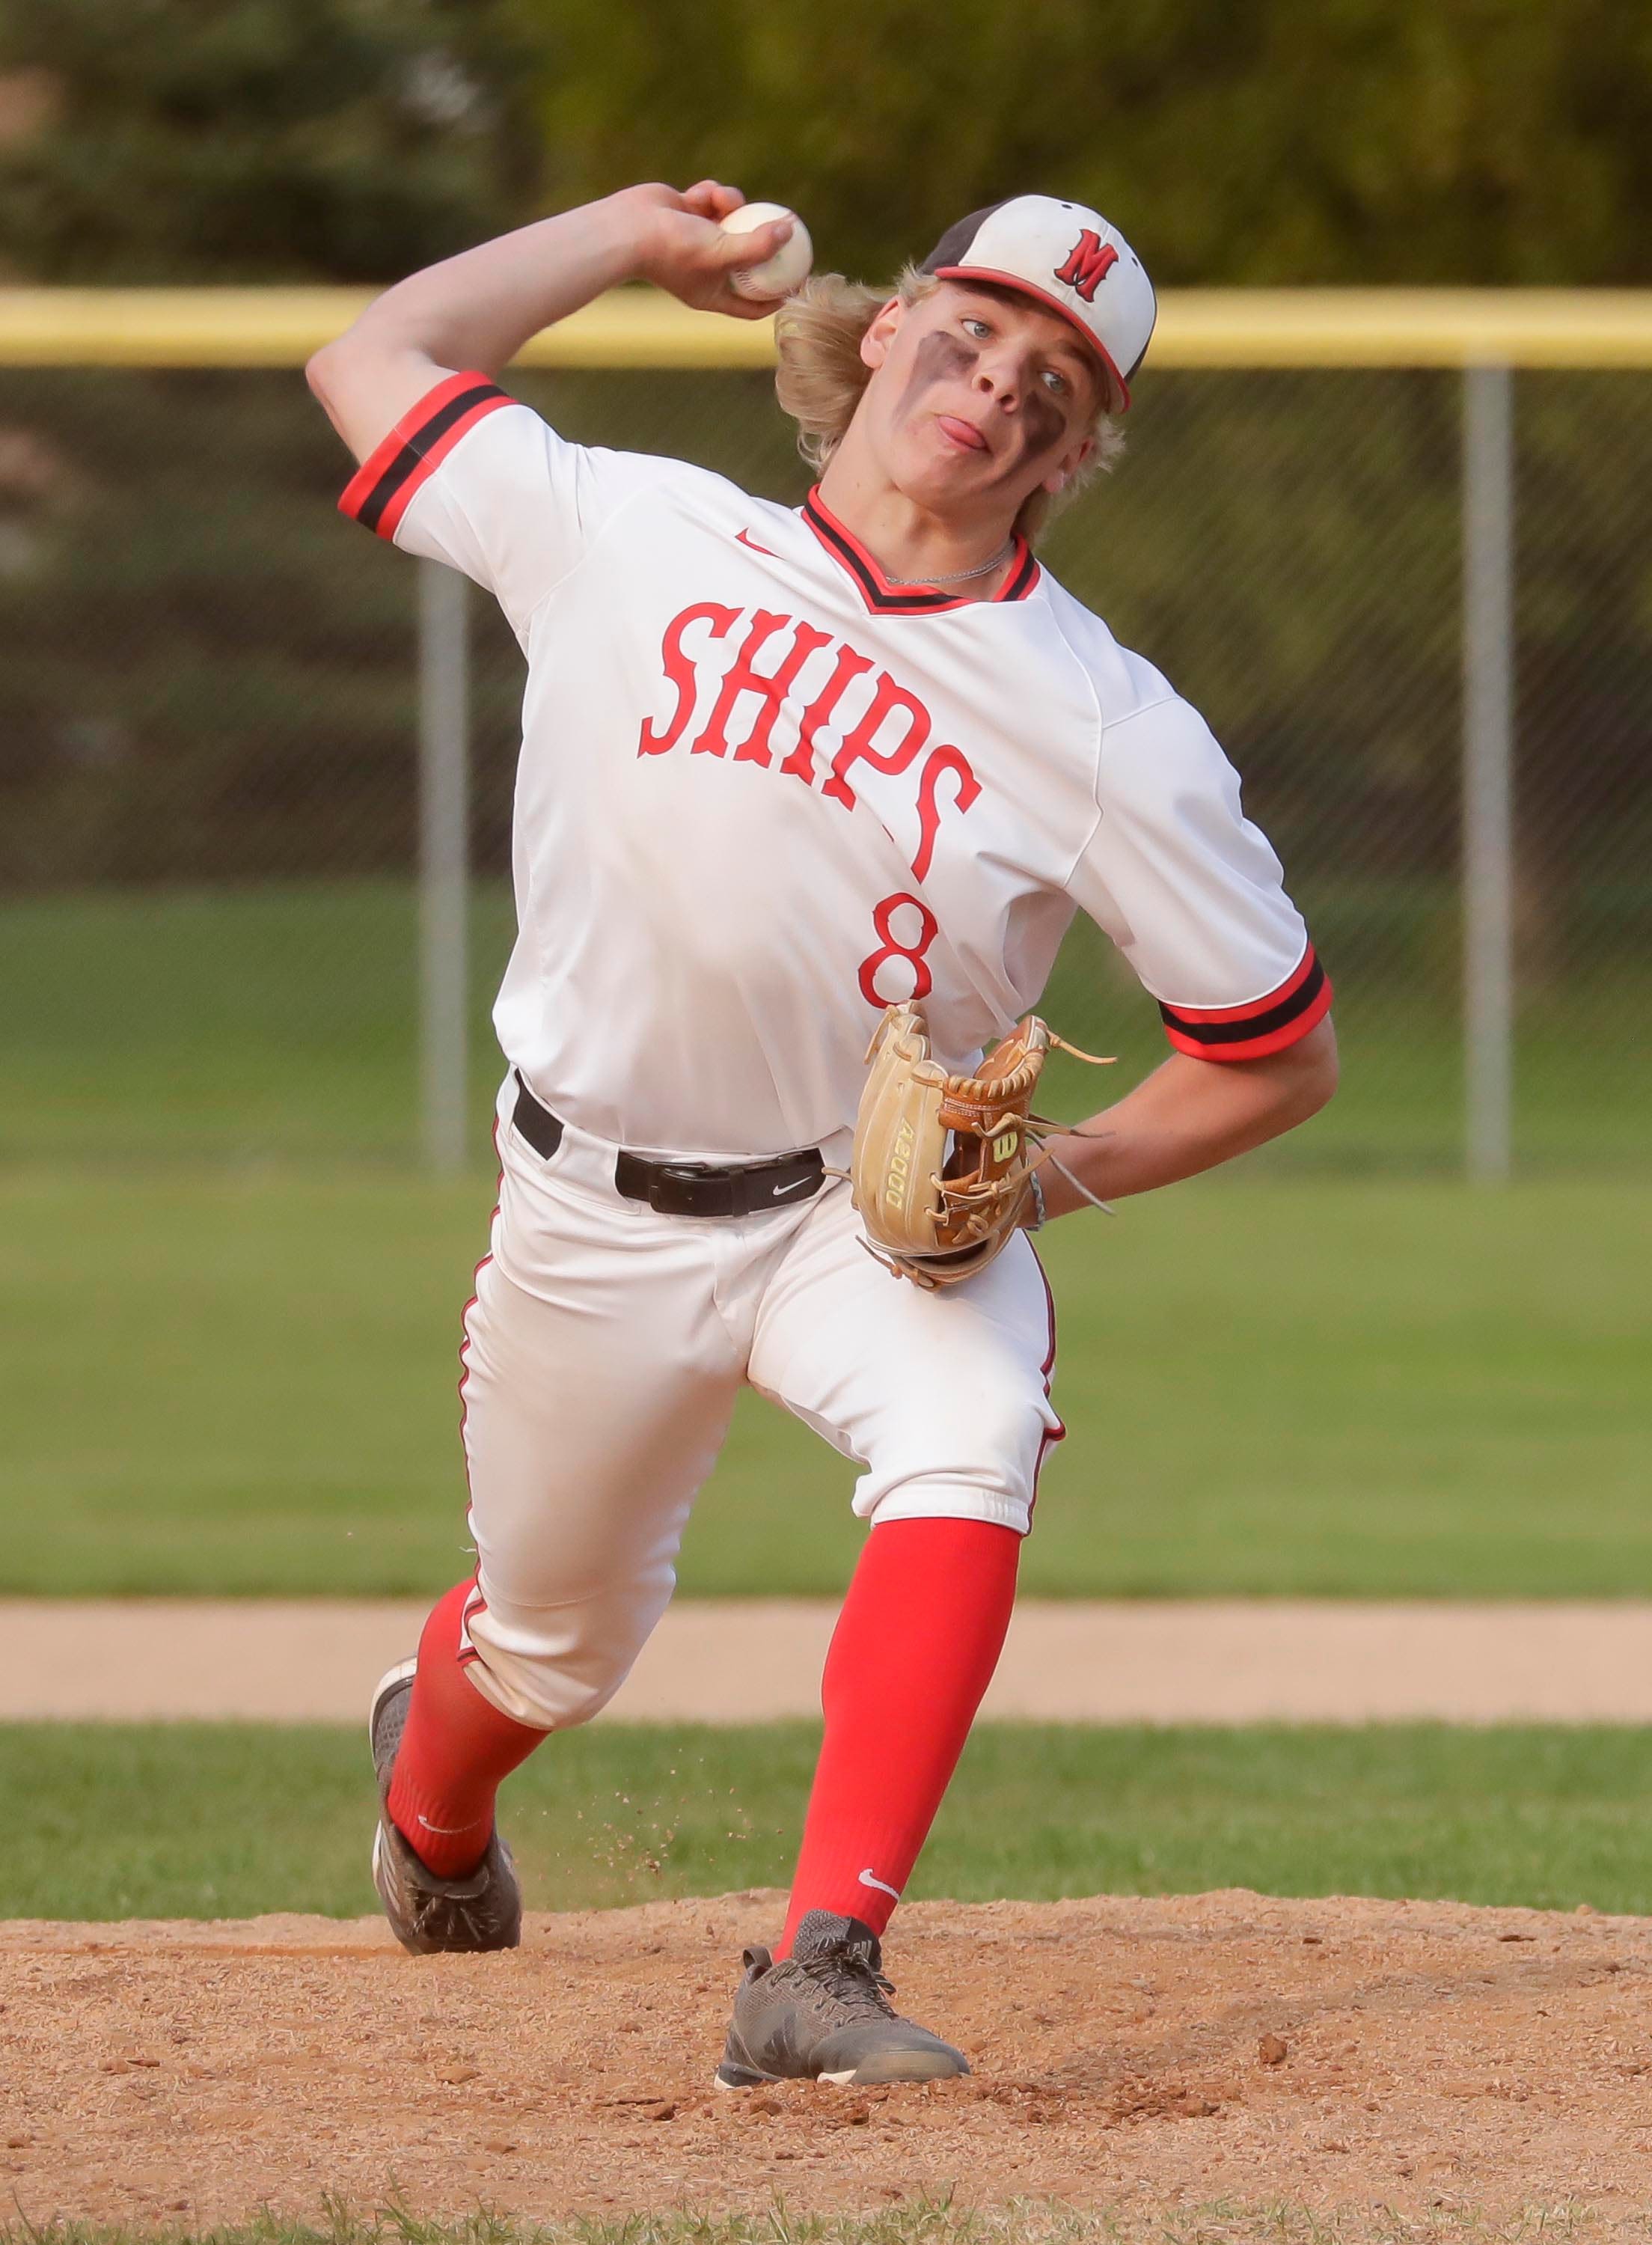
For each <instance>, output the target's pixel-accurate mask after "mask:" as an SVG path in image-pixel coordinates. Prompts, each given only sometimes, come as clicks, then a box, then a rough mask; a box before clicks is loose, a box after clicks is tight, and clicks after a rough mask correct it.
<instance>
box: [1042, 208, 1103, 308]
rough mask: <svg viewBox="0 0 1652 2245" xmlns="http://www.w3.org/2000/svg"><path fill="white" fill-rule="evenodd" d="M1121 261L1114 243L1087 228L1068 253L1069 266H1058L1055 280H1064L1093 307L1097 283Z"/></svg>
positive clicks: (1067, 261)
mask: <svg viewBox="0 0 1652 2245" xmlns="http://www.w3.org/2000/svg"><path fill="white" fill-rule="evenodd" d="M1118 261H1119V253H1118V251H1117V250H1116V249H1115V248H1114V247H1113V245H1112V243H1111V242H1110V241H1109V242H1104V241H1102V239H1101V237H1100V234H1097V233H1096V231H1095V229H1094V228H1093V227H1088V226H1087V227H1085V229H1084V231H1083V233H1082V234H1080V236H1079V238H1078V240H1077V241H1075V242H1074V243H1073V247H1072V248H1071V249H1069V250H1068V252H1067V260H1066V264H1065V265H1058V266H1057V267H1056V268H1055V277H1056V279H1057V280H1058V281H1066V284H1067V286H1068V288H1071V289H1072V290H1073V293H1074V294H1075V295H1080V296H1082V297H1083V299H1084V301H1085V302H1086V303H1087V304H1093V303H1094V302H1095V288H1096V283H1097V281H1100V278H1101V276H1102V275H1103V274H1104V273H1106V272H1107V271H1108V270H1109V268H1111V267H1113V266H1114V265H1116V264H1117V263H1118Z"/></svg>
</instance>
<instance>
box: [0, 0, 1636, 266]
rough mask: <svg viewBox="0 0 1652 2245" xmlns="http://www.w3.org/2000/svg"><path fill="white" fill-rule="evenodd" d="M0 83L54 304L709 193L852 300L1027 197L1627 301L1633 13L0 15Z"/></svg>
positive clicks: (511, 6)
mask: <svg viewBox="0 0 1652 2245" xmlns="http://www.w3.org/2000/svg"><path fill="white" fill-rule="evenodd" d="M0 71H9V72H10V73H12V74H13V76H14V78H15V77H16V75H17V74H18V73H24V72H27V73H31V74H34V77H33V80H32V83H33V85H34V88H35V91H36V92H37V93H38V94H39V95H40V96H42V100H41V101H40V102H39V103H37V104H33V105H30V114H35V115H37V118H38V122H37V125H36V127H35V129H33V130H31V131H28V132H22V133H17V132H14V133H13V134H12V135H11V136H10V146H8V147H7V148H6V149H5V150H4V153H3V160H0V254H3V255H4V256H5V257H6V258H7V259H8V260H9V261H10V263H11V264H12V267H13V268H14V270H15V271H17V272H18V273H20V274H27V275H34V276H37V277H39V278H44V279H54V280H62V279H68V278H77V279H81V278H99V279H110V280H115V279H119V280H126V281H158V280H173V279H181V278H192V279H198V280H227V279H246V280H252V279H260V278H271V279H278V278H279V279H289V280H290V279H301V278H309V279H324V278H325V279H335V280H348V281H357V280H389V279H392V278H394V277H395V276H396V275H398V274H399V273H402V272H403V271H405V270H407V269H408V268H410V266H412V265H415V264H417V263H419V262H423V261H429V260H430V258H432V257H436V256H439V255H442V254H445V253H446V252H447V251H449V250H450V249H452V248H456V247H457V246H459V245H460V244H461V243H462V242H464V241H467V240H471V239H475V238H477V237H478V236H480V235H482V234H486V233H488V232H490V231H493V230H497V229H498V227H501V226H504V225H505V224H508V223H510V222H511V221H512V220H520V219H523V218H525V217H528V216H530V215H532V214H535V213H537V212H538V211H541V210H544V209H548V208H559V207H564V206H565V205H567V204H571V203H577V202H580V201H583V200H586V199H587V198H589V197H590V196H592V195H596V194H601V193H606V192H607V191H609V190H610V189H612V188H613V187H619V186H621V185H624V184H625V183H626V182H627V181H630V180H637V179H655V178H663V179H674V180H678V181H680V182H684V183H686V182H687V180H690V179H693V178H695V177H699V176H701V175H702V174H704V173H713V174H715V175H717V176H721V177H723V178H728V179H732V180H736V181H738V182H739V183H740V184H741V185H742V186H743V187H745V188H746V189H747V191H748V193H752V194H754V195H757V194H762V195H772V196H776V197H779V198H781V199H782V200H788V201H791V202H795V203H796V206H797V207H799V208H800V209H802V211H803V212H804V213H805V214H807V216H808V218H809V222H810V224H811V227H813V229H814V231H815V234H816V241H817V243H818V244H819V246H820V248H821V252H822V254H823V260H824V261H826V262H828V263H829V264H831V265H833V266H836V267H840V268H843V269H845V270H852V271H857V272H861V273H865V274H868V275H870V274H873V273H882V272H884V271H887V270H889V269H890V268H891V267H892V265H893V264H895V263H896V262H897V261H898V260H899V259H900V258H901V257H903V256H904V255H906V254H910V253H911V251H912V250H913V249H914V248H921V247H927V245H928V243H929V242H930V241H932V240H933V239H934V237H935V236H936V235H937V234H938V233H939V232H940V231H941V229H942V228H943V227H944V226H945V225H947V224H948V223H949V222H950V221H951V220H952V219H953V218H955V217H957V216H958V214H960V213H962V212H964V211H966V210H970V209H972V208H974V207H976V206H977V205H978V204H981V203H984V202H988V201H991V200H993V199H994V198H996V197H998V196H1000V195H1004V194H1006V193H1013V192H1016V191H1018V190H1020V189H1024V188H1026V187H1046V188H1051V189H1056V190H1059V191H1060V193H1066V194H1072V195H1075V196H1078V197H1080V198H1083V199H1085V200H1090V201H1092V202H1093V203H1095V204H1097V205H1098V206H1099V207H1101V208H1102V209H1104V210H1106V211H1107V212H1108V213H1109V214H1115V213H1116V214H1117V215H1118V216H1119V217H1120V219H1121V222H1123V223H1125V224H1126V226H1127V229H1128V230H1129V232H1130V233H1131V235H1132V238H1133V239H1139V241H1140V242H1141V247H1142V248H1143V250H1144V251H1145V252H1146V254H1148V260H1149V263H1150V267H1151V269H1152V270H1153V271H1154V273H1155V274H1157V275H1160V276H1161V278H1162V279H1163V280H1164V281H1167V282H1203V283H1211V282H1216V281H1228V282H1240V283H1244V282H1261V281H1268V282H1275V283H1308V282H1326V281H1459V282H1484V283H1499V282H1502V283H1523V284H1529V283H1534V282H1549V283H1562V282H1585V283H1603V282H1612V283H1617V284H1621V285H1629V284H1634V283H1638V282H1643V281H1652V228H1649V226H1648V224H1647V219H1648V214H1649V208H1652V11H1649V10H1647V9H1645V8H1643V7H1635V6H1631V5H1625V4H1624V0H1145V4H1138V5H1136V6H1133V7H1130V8H1124V7H1119V6H1114V5H1111V4H1107V0H1039V4H1038V5H1037V6H1032V7H1025V8H1019V9H1012V8H1005V6H1004V5H1003V4H1002V0H951V4H950V5H949V6H948V8H947V9H946V10H944V14H938V12H937V11H936V10H935V9H934V8H933V7H932V6H931V5H930V4H928V0H839V3H838V4H837V5H836V6H834V7H832V8H829V9H823V8H820V7H818V6H816V5H815V4H813V0H726V4H724V5H723V6H721V7H719V8H714V9H710V8H708V9H701V8H696V9H689V8H687V7H685V6H684V5H683V4H682V0H625V4H624V5H623V6H615V5H614V4H613V0H4V4H3V8H0ZM0 134H3V124H0Z"/></svg>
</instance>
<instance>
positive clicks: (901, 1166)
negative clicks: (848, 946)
mask: <svg viewBox="0 0 1652 2245" xmlns="http://www.w3.org/2000/svg"><path fill="white" fill-rule="evenodd" d="M1058 1046H1059V1047H1060V1049H1061V1050H1062V1051H1063V1052H1069V1053H1072V1054H1073V1057H1074V1058H1075V1059H1078V1060H1084V1061H1092V1064H1093V1065H1094V1066H1098V1067H1100V1066H1102V1065H1105V1063H1103V1062H1101V1061H1094V1059H1093V1055H1091V1054H1089V1053H1081V1052H1080V1051H1079V1050H1078V1048H1077V1047H1076V1046H1073V1045H1069V1044H1067V1043H1066V1042H1065V1041H1063V1040H1062V1039H1061V1038H1060V1037H1058V1036H1056V1035H1054V1034H1053V1032H1052V1031H1051V1030H1050V1029H1049V1028H1047V1027H1046V1024H1045V1023H1044V1022H1043V1021H1039V1018H1038V1016H1037V1015H1036V1014H1029V1015H1028V1017H1027V1019H1026V1021H1023V1022H1022V1023H1021V1025H1020V1027H1019V1029H1017V1031H1016V1033H1015V1034H1014V1035H1013V1036H1012V1037H1006V1038H1005V1040H1004V1041H1003V1043H1002V1044H1000V1045H999V1047H998V1048H997V1050H996V1051H994V1052H992V1053H989V1054H988V1055H987V1056H986V1058H985V1060H984V1061H982V1062H981V1064H980V1067H979V1068H978V1070H977V1072H976V1074H975V1075H951V1073H949V1071H948V1070H947V1069H945V1068H943V1067H942V1066H941V1064H940V1062H939V1061H937V1060H935V1059H933V1058H932V1057H931V1053H930V1041H929V1031H928V1028H927V1026H926V1025H925V1022H924V1014H923V1010H922V1008H921V1007H917V1006H915V1005H905V1006H891V1007H889V1009H888V1011H887V1012H886V1013H885V1014H884V1018H883V1021H881V1022H880V1023H879V1025H878V1028H877V1034H876V1035H875V1036H874V1037H873V1039H872V1041H871V1044H870V1047H869V1048H868V1050H867V1055H866V1058H867V1061H868V1065H869V1068H870V1073H869V1074H868V1075H867V1078H866V1088H865V1089H864V1090H863V1092H862V1094H861V1102H860V1111H859V1113H858V1114H857V1115H856V1119H855V1150H854V1153H853V1155H852V1156H851V1157H850V1186H851V1194H852V1197H853V1200H854V1204H855V1207H856V1211H857V1212H858V1214H859V1217H860V1219H861V1223H862V1224H863V1227H864V1230H865V1234H866V1244H867V1245H868V1246H869V1247H870V1249H871V1251H872V1252H873V1254H874V1255H876V1256H877V1258H878V1260H879V1262H881V1263H884V1264H886V1265H888V1267H889V1268H890V1271H892V1272H895V1273H896V1275H897V1277H900V1278H911V1280H912V1281H913V1282H914V1283H915V1284H916V1285H919V1286H923V1287H925V1288H932V1287H937V1286H952V1285H957V1284H958V1281H959V1280H960V1279H962V1278H971V1277H972V1276H973V1274H974V1273H975V1272H977V1271H980V1270H983V1269H985V1266H986V1265H987V1264H989V1263H990V1262H991V1261H992V1258H993V1257H994V1256H995V1255H997V1254H999V1253H1000V1252H1001V1251H1002V1250H1003V1248H1004V1247H1005V1245H1006V1243H1007V1242H1008V1240H1009V1238H1010V1237H1011V1234H1012V1232H1014V1231H1017V1230H1019V1227H1020V1226H1021V1225H1022V1224H1024V1223H1025V1222H1026V1217H1027V1215H1028V1213H1029V1211H1030V1209H1031V1205H1032V1172H1033V1170H1034V1169H1036V1168H1037V1166H1038V1165H1039V1162H1040V1161H1041V1160H1042V1159H1043V1158H1044V1156H1042V1155H1041V1154H1040V1153H1039V1143H1040V1141H1041V1139H1042V1137H1043V1136H1044V1134H1045V1133H1046V1131H1053V1130H1060V1129H1064V1128H1065V1127H1066V1126H1065V1125H1063V1124H1061V1123H1048V1122H1046V1121H1045V1120H1044V1118H1043V1117H1042V1116H1036V1115H1034V1114H1033V1113H1032V1095H1033V1092H1034V1091H1035V1089H1037V1086H1038V1081H1039V1076H1040V1075H1041V1074H1042V1073H1043V1069H1044V1063H1045V1061H1046V1058H1047V1057H1048V1055H1049V1053H1050V1051H1051V1048H1053V1047H1058Z"/></svg>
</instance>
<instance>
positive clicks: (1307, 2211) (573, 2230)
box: [0, 2191, 1625, 2245]
mask: <svg viewBox="0 0 1652 2245" xmlns="http://www.w3.org/2000/svg"><path fill="white" fill-rule="evenodd" d="M1624 2235H1625V2232H1624V2230H1623V2228H1622V2226H1621V2225H1620V2224H1619V2223H1617V2222H1615V2221H1613V2220H1612V2218H1611V2217H1610V2215H1609V2214H1608V2215H1603V2214H1599V2213H1597V2212H1595V2211H1594V2210H1592V2209H1590V2208H1586V2207H1583V2206H1581V2205H1561V2206H1534V2207H1532V2208H1528V2209H1525V2210H1522V2211H1520V2212H1518V2213H1515V2214H1507V2213H1504V2214H1499V2215H1496V2216H1489V2215H1487V2214H1486V2212H1485V2211H1484V2210H1483V2209H1482V2208H1479V2207H1476V2206H1473V2205H1469V2204H1466V2203H1465V2202H1464V2201H1461V2200H1459V2199H1453V2200H1449V2201H1448V2200H1445V2199H1443V2198H1442V2199H1436V2200H1435V2201H1434V2202H1433V2205H1432V2208H1430V2209H1429V2210H1428V2211H1427V2212H1426V2213H1421V2214H1405V2213H1402V2212H1401V2211H1400V2210H1399V2209H1398V2208H1393V2207H1386V2206H1378V2207H1364V2206H1360V2207H1332V2208H1326V2207H1325V2206H1324V2205H1318V2206H1314V2207H1308V2206H1305V2205H1303V2204H1301V2203H1300V2202H1292V2201H1288V2200H1283V2199H1273V2200H1270V2201H1269V2202H1268V2203H1267V2204H1266V2205H1261V2206H1254V2205H1253V2206H1242V2205H1239V2204H1236V2202H1234V2201H1231V2200H1222V2201H1213V2202H1212V2203H1211V2204H1209V2205H1208V2206H1185V2205H1182V2206H1176V2207H1171V2208H1156V2209H1155V2208H1150V2207H1144V2206H1142V2205H1141V2202H1140V2201H1136V2202H1134V2203H1133V2204H1132V2205H1130V2206H1129V2207H1127V2208H1126V2207H1112V2206H1102V2207H1096V2206H1088V2207H1076V2206H1063V2205H1060V2204H1059V2203H1057V2202H1056V2201H1052V2200H1049V2199H1024V2200H1020V2201H1011V2202H1009V2203H1008V2204H1006V2205H1002V2206H993V2207H978V2206H972V2205H971V2204H969V2203H967V2202H966V2201H961V2200H959V2199H958V2198H957V2197H956V2196H955V2194H953V2193H951V2192H950V2191H949V2192H948V2193H947V2194H945V2196H944V2197H938V2198H933V2199H926V2198H923V2197H915V2198H911V2199H901V2200H899V2201H897V2203H896V2204H894V2205H890V2206H884V2207H881V2208H878V2209H877V2211H876V2212H874V2213H870V2214H850V2213H844V2212H834V2213H826V2214H822V2213H807V2212H804V2211H802V2209H800V2208H797V2207H796V2206H793V2205H791V2204H789V2203H788V2202H787V2201H786V2199H785V2198H784V2196H783V2195H777V2196H776V2198H775V2202H774V2204H773V2205H772V2206H771V2207H770V2208H768V2209H767V2210H766V2211H765V2212H764V2213H762V2214H717V2213H712V2212H710V2211H708V2210H706V2209H703V2208H687V2207H679V2208H670V2209H667V2210H660V2211H655V2212H647V2213H634V2214H633V2213H626V2214H615V2215H610V2216H608V2217H606V2219H605V2218H603V2217H601V2216H597V2215H572V2216H570V2217H568V2218H566V2219H565V2220H553V2221H530V2220H526V2219H522V2218H513V2217H512V2216H511V2215H509V2214H498V2213H495V2212H493V2211H491V2210H490V2209H487V2208H484V2209H482V2210H481V2211H479V2212H477V2213H476V2214H471V2215H468V2216H466V2217H465V2218H464V2219H462V2220H458V2221H438V2220H433V2219H430V2218H428V2217H425V2216H423V2215H420V2214H416V2212H414V2211H413V2209H412V2208H410V2207H407V2206H404V2205H395V2204H392V2205H389V2206H383V2207H373V2208H369V2207H352V2206H347V2205H345V2204H344V2203H343V2202H342V2201H331V2202H329V2203H328V2205H327V2206H326V2207H324V2208H322V2211H321V2213H320V2214H318V2215H317V2216H315V2217H314V2218H312V2219H309V2220H306V2219H304V2218H303V2217H302V2216H301V2215H297V2214H276V2213H266V2214H261V2216H260V2217H259V2218H258V2219H257V2220H256V2221H244V2222H241V2221H238V2222H234V2223H220V2224H215V2225H213V2227H212V2228H207V2229H203V2228H198V2227H196V2226H195V2225H194V2224H193V2223H190V2222H184V2223H180V2224H179V2226H178V2227H176V2228H173V2226H171V2225H170V2224H165V2225H158V2224H156V2223H155V2222H153V2221H145V2222H142V2223H126V2222H91V2221H56V2220H50V2221H30V2220H26V2219H25V2220H23V2221H7V2220H5V2219H3V2218H0V2241H3V2245H154V2241H155V2240H156V2239H158V2238H160V2239H166V2240H175V2241H177V2245H196V2241H199V2245H1459V2242H1460V2245H1594V2241H1595V2240H1597V2239H1599V2240H1601V2241H1609V2245H1622V2239H1623V2237H1624Z"/></svg>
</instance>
